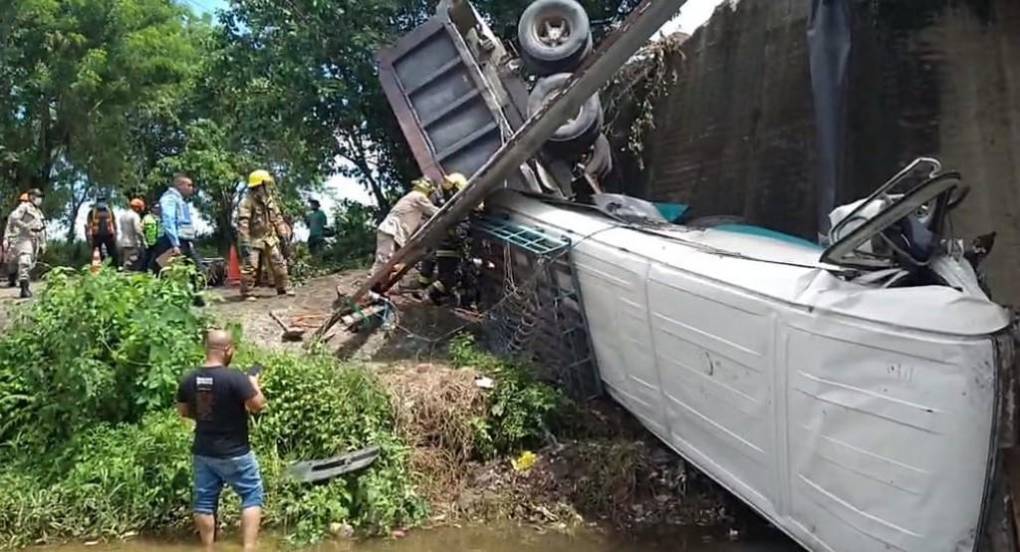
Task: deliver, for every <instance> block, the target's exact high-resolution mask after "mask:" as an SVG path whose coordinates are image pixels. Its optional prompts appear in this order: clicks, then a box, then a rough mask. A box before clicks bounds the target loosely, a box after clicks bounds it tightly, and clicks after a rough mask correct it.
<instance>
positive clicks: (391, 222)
mask: <svg viewBox="0 0 1020 552" xmlns="http://www.w3.org/2000/svg"><path fill="white" fill-rule="evenodd" d="M433 189H434V186H433V184H432V181H431V180H429V178H428V177H427V176H423V177H421V178H419V179H418V180H415V181H414V182H413V183H412V184H411V191H410V192H408V193H407V194H405V195H404V197H402V198H400V200H399V201H397V203H396V205H394V206H393V208H392V209H390V212H389V214H388V215H386V218H385V219H383V221H382V223H380V224H379V227H378V228H377V229H376V233H375V264H373V265H372V274H375V273H376V272H378V271H380V270H382V268H383V267H384V266H386V263H388V262H389V261H390V258H391V257H393V253H394V252H395V251H396V250H397V249H400V248H401V247H403V246H404V244H405V243H407V240H408V238H410V237H411V236H412V235H413V234H414V233H415V232H416V231H417V230H418V227H419V226H421V223H422V219H425V220H427V219H429V218H431V217H432V215H435V214H436V212H437V211H439V207H436V206H435V205H433V204H432V201H430V200H429V195H430V194H431V193H432V192H433Z"/></svg>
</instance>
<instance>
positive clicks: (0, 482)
mask: <svg viewBox="0 0 1020 552" xmlns="http://www.w3.org/2000/svg"><path fill="white" fill-rule="evenodd" d="M187 277H188V274H187V273H184V272H182V273H179V274H176V275H175V277H172V278H170V279H169V280H155V279H152V278H150V277H149V276H144V275H143V276H124V275H121V274H116V273H113V272H110V271H103V272H101V273H99V274H98V275H95V276H93V275H89V274H75V273H71V272H68V271H57V272H55V273H53V274H52V275H51V281H50V284H49V286H48V288H47V290H46V291H44V292H43V293H42V294H41V297H40V298H39V300H38V301H37V302H36V303H35V304H34V305H33V306H32V307H31V308H30V309H29V310H28V311H27V312H25V313H23V315H22V316H21V317H20V318H19V319H18V320H16V321H15V322H14V326H13V327H12V328H10V330H9V331H8V332H7V334H6V335H5V336H4V337H3V338H2V339H0V419H2V420H3V426H2V428H0V446H2V448H0V547H17V546H23V545H26V544H29V543H32V542H34V541H36V540H37V539H46V540H60V539H66V538H86V537H88V538H92V537H107V538H113V537H117V536H119V535H123V534H124V533H126V532H128V531H165V530H173V529H180V528H184V527H187V526H188V525H189V524H190V513H189V496H190V490H191V476H190V465H191V461H190V456H189V448H190V442H191V436H190V432H191V430H190V429H189V425H190V423H188V422H184V421H182V420H180V419H178V417H177V414H176V413H175V412H174V411H173V408H172V400H173V393H174V390H175V388H176V383H177V380H178V378H179V377H180V376H181V375H182V374H183V372H184V371H185V370H186V369H187V368H188V367H190V366H195V365H197V363H198V362H199V359H200V356H201V355H200V337H201V331H202V328H203V327H204V325H205V323H206V322H207V321H206V320H204V319H203V318H202V317H201V316H199V315H196V314H195V312H194V311H193V310H191V309H190V308H189V306H190V302H191V296H190V293H189V292H188V288H187V285H186V284H185V281H186V279H187ZM255 358H258V359H259V361H260V362H263V363H264V364H266V365H267V366H268V368H267V370H266V372H265V376H264V381H265V383H264V387H265V392H266V394H267V395H268V396H269V397H270V400H271V408H270V409H269V410H268V411H267V412H266V413H265V414H263V415H260V416H258V417H257V418H256V420H255V422H254V429H253V434H252V439H253V444H254V446H255V449H256V452H257V454H258V456H259V460H260V463H261V465H262V470H263V475H264V478H265V483H266V490H267V496H268V497H269V498H268V504H267V509H266V524H267V525H268V526H270V527H276V528H279V529H281V530H283V531H284V532H285V533H286V534H287V535H288V536H289V537H290V538H291V539H292V540H294V541H296V542H309V541H313V540H316V539H318V538H321V537H322V536H323V535H325V534H326V531H327V530H328V527H329V525H330V524H331V523H347V524H349V525H351V526H352V527H353V528H355V529H357V530H359V531H361V532H363V533H366V534H376V533H380V532H384V531H386V530H388V529H390V528H393V527H400V526H405V525H413V524H414V523H416V522H417V521H419V520H421V519H422V517H423V516H424V514H425V504H424V502H423V501H422V499H420V498H419V497H418V496H417V495H416V494H415V492H414V490H413V488H412V485H411V483H410V481H411V478H410V474H409V472H408V469H407V461H406V458H407V454H408V451H407V449H406V447H405V446H404V445H403V444H402V443H401V442H400V440H399V439H397V437H396V436H395V434H394V430H393V415H392V412H391V408H390V402H389V397H388V396H387V394H386V393H385V392H384V391H383V389H382V388H381V387H380V385H379V384H378V383H377V381H376V380H375V378H374V377H373V376H372V375H371V374H370V373H368V372H366V371H363V370H360V369H358V368H356V367H349V366H338V365H337V364H336V363H335V362H334V361H333V360H332V359H330V358H328V357H323V356H294V355H282V354H270V353H266V352H263V351H259V350H258V349H254V348H249V347H247V346H244V347H242V351H241V354H240V358H239V359H238V362H239V363H240V364H241V365H244V363H246V362H248V361H251V360H253V359H255ZM369 444H375V445H378V446H380V447H381V448H382V455H381V457H380V459H379V460H378V461H377V462H376V463H375V464H374V465H373V466H372V467H371V468H369V469H367V470H365V471H364V472H362V473H359V474H356V475H353V476H351V477H348V478H344V479H337V480H334V481H333V482H331V483H329V484H327V485H321V486H308V485H300V484H297V483H294V482H292V481H289V480H288V479H287V478H286V477H285V476H284V475H283V472H284V466H285V465H286V463H288V462H290V461H294V460H298V459H312V458H322V457H328V456H332V455H335V454H340V453H342V452H345V451H348V450H353V449H356V448H359V447H363V446H366V445H369ZM236 502H237V501H236V500H231V499H226V500H225V501H224V503H223V509H222V511H221V512H222V516H223V517H224V519H226V520H228V521H229V520H231V519H234V520H236V515H237V511H236V508H237V504H236Z"/></svg>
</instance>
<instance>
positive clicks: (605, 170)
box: [584, 132, 613, 183]
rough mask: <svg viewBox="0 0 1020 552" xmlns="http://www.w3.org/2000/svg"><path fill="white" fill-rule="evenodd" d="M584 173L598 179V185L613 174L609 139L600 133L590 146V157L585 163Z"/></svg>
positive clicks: (611, 149)
mask: <svg viewBox="0 0 1020 552" xmlns="http://www.w3.org/2000/svg"><path fill="white" fill-rule="evenodd" d="M584 171H585V172H586V173H588V174H590V175H592V176H594V177H596V178H598V179H599V181H600V183H602V182H603V181H605V180H606V178H607V177H608V176H609V175H610V174H611V173H612V172H613V148H612V147H611V146H610V145H609V139H608V138H606V135H605V134H602V133H601V132H600V133H599V135H598V136H597V137H596V138H595V144H594V145H593V146H592V151H591V156H590V157H588V162H587V163H585V167H584Z"/></svg>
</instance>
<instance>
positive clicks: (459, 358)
mask: <svg viewBox="0 0 1020 552" xmlns="http://www.w3.org/2000/svg"><path fill="white" fill-rule="evenodd" d="M450 357H451V360H452V361H453V364H454V366H457V367H458V368H464V367H472V368H474V369H476V370H478V371H479V372H480V373H482V374H485V375H486V376H489V377H491V378H493V379H494V380H495V381H496V385H495V388H494V389H493V390H492V392H491V393H490V394H489V395H488V396H487V399H486V402H487V405H486V406H487V410H486V412H485V415H484V416H483V417H478V418H475V419H474V420H472V425H473V426H474V429H475V446H476V449H477V452H478V453H479V455H480V456H482V457H484V458H492V457H494V456H496V455H499V454H508V453H513V452H516V451H519V450H521V449H522V448H525V447H529V446H535V445H536V444H539V443H541V442H542V441H543V440H545V439H546V438H547V437H548V436H549V435H550V433H551V430H552V429H554V428H553V427H551V426H553V424H556V423H558V422H559V421H560V415H561V414H562V413H563V412H565V411H566V407H567V406H568V401H567V399H566V397H565V396H564V395H563V394H562V393H560V392H559V391H558V390H557V389H554V388H553V387H550V386H548V385H546V384H543V383H541V382H539V381H537V380H536V379H535V377H534V374H533V373H532V371H531V370H530V369H529V368H528V367H527V366H525V365H522V364H520V363H515V362H507V361H504V360H502V359H499V358H497V357H495V356H493V355H491V354H488V353H485V352H482V351H481V350H480V349H478V347H477V346H476V345H475V342H474V338H473V336H471V335H470V334H462V335H460V336H457V337H456V338H454V340H453V341H452V342H451V343H450Z"/></svg>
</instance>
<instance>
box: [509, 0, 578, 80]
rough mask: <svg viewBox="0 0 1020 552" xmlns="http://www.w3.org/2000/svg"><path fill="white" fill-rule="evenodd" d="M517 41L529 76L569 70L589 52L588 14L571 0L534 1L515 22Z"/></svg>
mask: <svg viewBox="0 0 1020 552" xmlns="http://www.w3.org/2000/svg"><path fill="white" fill-rule="evenodd" d="M517 40H518V42H519V43H520V46H521V58H522V59H523V60H524V62H525V63H526V64H527V65H528V68H529V69H530V70H531V71H532V72H533V73H535V74H537V75H539V76H546V75H551V74H554V73H563V72H570V71H573V70H574V69H576V68H577V66H578V65H580V63H581V60H583V59H584V57H585V56H587V55H588V54H589V53H591V49H592V40H591V26H590V24H589V21H588V14H587V13H585V11H584V8H583V7H581V5H580V4H578V3H577V2H576V1H574V0H535V1H534V2H532V3H531V5H530V6H528V8H527V9H525V10H524V13H523V14H521V18H520V20H519V21H518V22H517Z"/></svg>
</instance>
